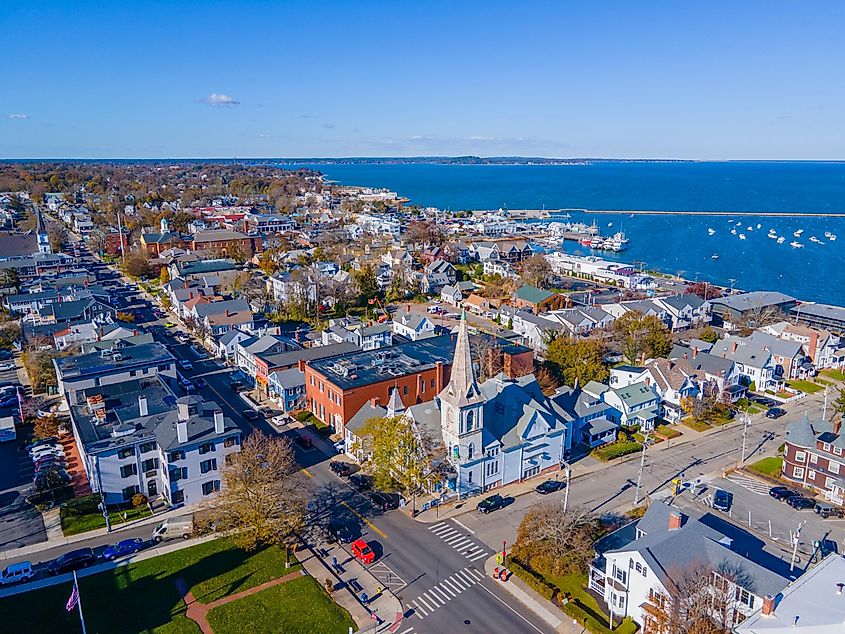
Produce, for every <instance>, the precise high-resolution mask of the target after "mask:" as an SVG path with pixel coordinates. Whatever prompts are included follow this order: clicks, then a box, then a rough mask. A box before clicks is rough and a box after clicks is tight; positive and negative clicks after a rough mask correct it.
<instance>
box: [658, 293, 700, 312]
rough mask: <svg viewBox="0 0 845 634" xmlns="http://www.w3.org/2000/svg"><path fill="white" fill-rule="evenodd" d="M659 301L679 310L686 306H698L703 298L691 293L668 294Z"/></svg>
mask: <svg viewBox="0 0 845 634" xmlns="http://www.w3.org/2000/svg"><path fill="white" fill-rule="evenodd" d="M660 301H662V302H663V303H665V304H667V305H669V306H671V307H672V308H674V309H675V310H679V311H680V310H684V309H685V308H686V307H687V306H692V307H693V308H699V307H700V306H701V305H702V304H704V300H703V299H701V298H700V297H699V296H698V295H695V294H693V293H683V294H681V295H669V296H668V297H661V298H660Z"/></svg>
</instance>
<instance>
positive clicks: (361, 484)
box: [349, 473, 373, 491]
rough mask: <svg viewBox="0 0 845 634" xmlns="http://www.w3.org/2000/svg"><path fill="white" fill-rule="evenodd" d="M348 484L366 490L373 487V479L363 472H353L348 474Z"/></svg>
mask: <svg viewBox="0 0 845 634" xmlns="http://www.w3.org/2000/svg"><path fill="white" fill-rule="evenodd" d="M349 484H351V485H352V487H353V488H354V489H357V490H358V491H368V490H369V489H372V488H373V479H372V478H371V477H370V476H368V475H366V474H363V473H353V474H352V475H351V476H349Z"/></svg>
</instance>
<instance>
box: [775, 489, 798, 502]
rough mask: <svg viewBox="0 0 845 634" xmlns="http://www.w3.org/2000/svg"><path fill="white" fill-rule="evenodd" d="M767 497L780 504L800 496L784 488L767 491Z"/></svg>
mask: <svg viewBox="0 0 845 634" xmlns="http://www.w3.org/2000/svg"><path fill="white" fill-rule="evenodd" d="M769 495H771V496H772V497H773V498H775V499H776V500H778V501H780V502H786V501H787V500H788V499H789V498H791V497H795V496H796V495H800V494H799V493H796V492H795V491H793V490H792V489H787V488H786V487H772V488H771V489H769Z"/></svg>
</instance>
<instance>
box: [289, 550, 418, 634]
mask: <svg viewBox="0 0 845 634" xmlns="http://www.w3.org/2000/svg"><path fill="white" fill-rule="evenodd" d="M306 549H307V550H304V551H298V552H297V558H298V559H299V561H300V563H301V564H302V566H303V567H304V568H305V570H306V571H307V572H308V574H309V575H311V576H312V577H314V579H316V580H317V582H318V583H319V584H320V585H323V586H324V585H325V582H326V580H327V579H329V580H331V581H332V582H333V583H334V588H335V589H334V592H333V593H332V599H333V600H334V602H335V603H337V604H338V605H339V606H341V607H342V608H344V609H346V610H347V611H348V612H349V614H350V615H352V618H353V619H354V620H355V622H356V623H357V624H358V628H359V630H358V631H359V632H360V631H365V630H366V631H368V632H369V631H371V628H372V626H373V624H374V619H373V618H372V614H373V613H375V614H376V616H377V617H378V619H379V623H378V625H377V626H376V630H375V631H376V632H388V631H389V632H395V631H396V630H397V629H399V627H398V626H399V624H401V622H402V619H403V615H404V610H403V608H402V603H401V602H400V601H399V599H398V598H397V597H396V596H395V595H394V594H393V592H391V591H390V590H388V589H386V588H384V586H382V584H381V583H380V582H379V580H378V579H376V577H375V576H374V575H373V574H372V573H371V572H370V571H369V570H367V568H366V567H365V566H364V565H363V564H362V563H361V562H359V561H358V560H357V559H355V558H354V557H352V556H351V555H350V554H349V552H348V551H347V550H346V549H345V548H344V547H343V546H341V545H340V544H332V545H327V544H324V545H319V546H312V545H310V544H306ZM332 558H336V559H337V564H338V566H337V568H333V567H332ZM380 588H381V589H382V590H381V592H379V589H380ZM364 593H366V595H367V597H368V599H369V602H368V604H367V605H366V606H365V605H364V604H363V603H362V602H361V597H362V595H363V594H364Z"/></svg>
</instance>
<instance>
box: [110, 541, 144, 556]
mask: <svg viewBox="0 0 845 634" xmlns="http://www.w3.org/2000/svg"><path fill="white" fill-rule="evenodd" d="M143 547H144V540H143V539H140V538H137V537H136V538H135V539H124V540H121V541H119V542H117V543H116V544H113V545H111V546H109V547H108V548H106V549H105V550H104V551H103V559H108V560H112V559H117V558H118V557H123V556H124V555H134V554H135V553H137V552H138V551H139V550H141V549H142V548H143Z"/></svg>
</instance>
